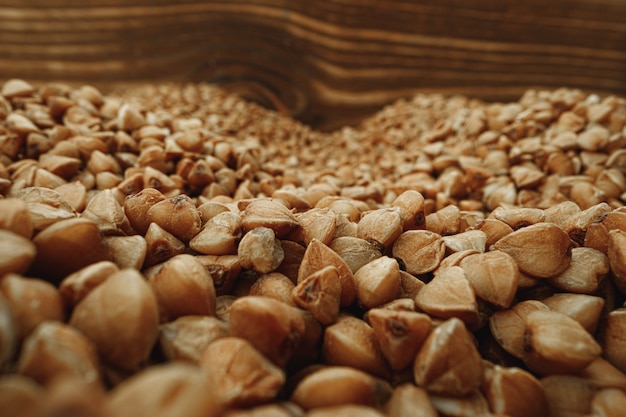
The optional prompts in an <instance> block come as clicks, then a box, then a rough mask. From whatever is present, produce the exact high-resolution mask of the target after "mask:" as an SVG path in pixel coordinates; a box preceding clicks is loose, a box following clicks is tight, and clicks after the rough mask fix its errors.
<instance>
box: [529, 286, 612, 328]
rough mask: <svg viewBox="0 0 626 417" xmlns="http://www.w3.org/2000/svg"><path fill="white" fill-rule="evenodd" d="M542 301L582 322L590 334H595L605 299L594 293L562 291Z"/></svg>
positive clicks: (554, 309) (553, 309)
mask: <svg viewBox="0 0 626 417" xmlns="http://www.w3.org/2000/svg"><path fill="white" fill-rule="evenodd" d="M541 302H542V303H544V304H545V305H547V306H548V307H550V309H551V310H552V311H556V312H559V313H563V314H565V315H566V316H569V317H571V318H573V319H574V320H576V321H577V322H578V323H580V325H581V326H583V328H584V329H585V330H587V332H589V334H595V332H596V328H597V326H598V322H599V320H600V315H601V313H602V309H603V307H604V299H602V298H601V297H596V296H592V295H584V294H571V293H561V294H554V295H552V296H550V297H548V298H546V299H544V300H541Z"/></svg>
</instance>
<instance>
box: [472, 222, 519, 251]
mask: <svg viewBox="0 0 626 417" xmlns="http://www.w3.org/2000/svg"><path fill="white" fill-rule="evenodd" d="M476 229H477V230H481V231H483V232H484V233H485V234H486V235H487V241H486V242H485V247H486V248H489V247H491V245H493V244H495V243H496V242H497V241H498V240H500V239H501V238H502V237H504V236H506V235H508V234H509V233H512V232H513V228H511V226H509V225H508V224H506V223H504V222H503V221H501V220H498V219H491V218H487V219H484V220H482V221H480V222H479V223H478V224H477V225H476Z"/></svg>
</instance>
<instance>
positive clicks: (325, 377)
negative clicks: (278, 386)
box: [290, 366, 391, 410]
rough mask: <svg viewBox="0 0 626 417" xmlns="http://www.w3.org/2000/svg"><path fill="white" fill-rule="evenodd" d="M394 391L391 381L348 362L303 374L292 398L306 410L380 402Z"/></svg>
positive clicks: (377, 403)
mask: <svg viewBox="0 0 626 417" xmlns="http://www.w3.org/2000/svg"><path fill="white" fill-rule="evenodd" d="M390 391H391V389H390V387H389V386H388V384H386V383H384V382H383V381H380V380H378V379H376V378H374V377H372V376H371V375H369V374H367V373H365V372H362V371H359V370H357V369H354V368H350V367H347V366H328V367H324V368H322V369H319V370H316V371H314V372H312V373H311V374H309V375H307V376H306V377H304V378H303V379H302V380H301V381H300V383H299V384H298V385H297V386H296V389H295V390H294V392H293V394H292V395H291V398H290V400H291V401H293V402H294V403H296V404H297V405H299V406H300V407H302V408H304V409H305V410H311V409H317V408H321V407H329V406H335V405H342V404H362V405H370V406H377V405H380V404H382V403H383V402H384V399H385V398H386V397H387V396H388V395H389V392H390Z"/></svg>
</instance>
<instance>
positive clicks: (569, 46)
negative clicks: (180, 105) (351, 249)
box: [0, 0, 626, 129]
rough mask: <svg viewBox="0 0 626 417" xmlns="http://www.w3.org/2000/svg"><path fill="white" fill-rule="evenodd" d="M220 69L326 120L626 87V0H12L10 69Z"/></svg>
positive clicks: (244, 87)
mask: <svg viewBox="0 0 626 417" xmlns="http://www.w3.org/2000/svg"><path fill="white" fill-rule="evenodd" d="M13 77H19V78H24V79H27V80H30V81H33V82H43V81H51V80H55V81H66V82H72V83H92V84H94V85H96V86H98V87H99V88H101V89H103V90H105V91H107V90H110V89H111V88H115V87H117V86H119V85H125V84H128V83H131V84H132V83H138V82H145V81H165V80H167V81H208V82H216V83H221V84H224V85H225V86H227V87H229V88H231V89H233V90H235V91H237V92H239V93H240V94H242V95H244V96H246V97H247V98H251V99H254V100H256V101H259V102H261V103H262V104H265V105H267V106H270V107H274V108H277V109H280V110H282V111H284V112H286V113H289V114H291V115H293V116H295V117H298V118H300V119H301V120H303V121H305V122H307V123H310V124H312V125H314V126H316V127H321V128H326V129H328V128H332V127H335V126H339V125H342V124H345V123H354V122H355V121H357V120H358V119H359V118H362V117H363V116H365V115H367V114H370V113H372V112H374V111H376V110H378V109H380V107H381V106H383V105H384V104H385V103H388V102H390V101H392V100H394V99H396V98H398V97H403V96H408V95H411V94H413V93H416V92H419V91H425V92H442V93H462V94H468V95H471V96H473V97H478V98H482V99H486V100H516V99H517V98H519V95H520V94H521V93H522V92H523V91H524V90H526V89H527V88H531V87H545V88H557V87H561V86H567V87H578V88H582V89H585V90H587V91H592V92H598V93H601V94H607V93H612V94H618V95H626V0H552V1H546V0H525V1H514V0H490V1H488V0H439V1H431V0H414V1H409V0H389V1H382V0H301V1H297V0H291V1H289V0H227V1H215V0H207V1H198V0H196V1H192V0H180V1H171V0H170V1H166V0H74V1H73V0H0V80H5V79H8V78H13Z"/></svg>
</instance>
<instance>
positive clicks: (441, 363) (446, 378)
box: [413, 318, 483, 396]
mask: <svg viewBox="0 0 626 417" xmlns="http://www.w3.org/2000/svg"><path fill="white" fill-rule="evenodd" d="M482 373H483V367H482V363H481V359H480V355H479V354H478V351H477V350H476V346H475V345H474V341H473V340H472V337H471V335H470V333H469V332H468V331H467V329H466V328H465V325H464V324H463V322H462V321H461V320H459V319H457V318H452V319H449V320H446V321H445V322H443V323H442V324H440V325H439V326H437V327H436V328H435V329H434V330H433V331H432V332H431V333H430V335H429V336H428V338H427V339H426V341H425V342H424V344H423V345H422V348H421V349H420V351H419V353H418V354H417V357H416V358H415V363H414V365H413V375H414V378H415V383H416V384H417V385H418V386H421V387H424V388H425V389H426V390H427V391H428V392H430V393H437V394H447V395H453V396H462V395H466V394H469V393H470V392H472V391H474V390H475V389H476V388H478V387H479V385H480V383H481V378H482Z"/></svg>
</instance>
